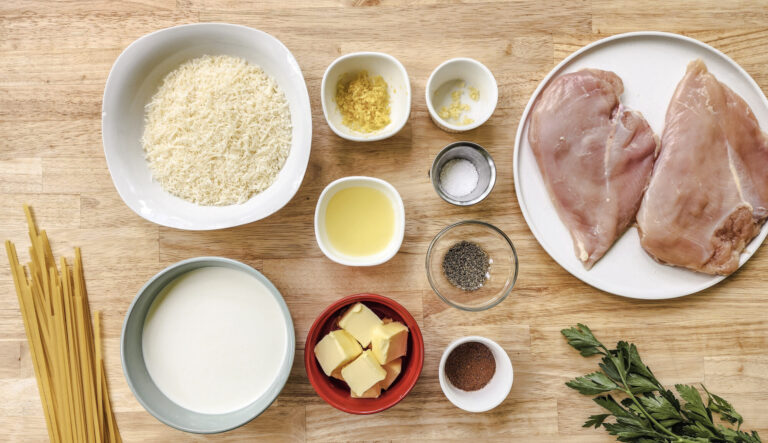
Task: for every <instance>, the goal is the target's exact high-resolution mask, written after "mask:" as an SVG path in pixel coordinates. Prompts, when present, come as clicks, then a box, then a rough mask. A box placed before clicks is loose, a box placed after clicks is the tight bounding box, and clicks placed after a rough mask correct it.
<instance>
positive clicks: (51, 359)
mask: <svg viewBox="0 0 768 443" xmlns="http://www.w3.org/2000/svg"><path fill="white" fill-rule="evenodd" d="M24 211H25V213H26V216H27V224H28V226H29V239H30V241H31V242H32V246H31V247H30V249H29V257H30V261H29V263H27V266H26V268H25V267H24V266H22V265H21V264H20V263H19V259H18V256H17V254H16V247H15V246H14V245H13V243H11V242H10V241H6V242H5V249H6V251H7V253H8V261H9V263H10V265H11V274H12V275H13V282H14V285H15V286H16V294H17V295H18V297H19V308H20V310H21V315H22V317H23V319H24V327H25V330H26V334H27V340H28V341H29V349H30V353H31V355H32V363H33V366H34V369H35V376H36V378H37V387H38V390H39V391H40V399H41V401H42V403H43V412H44V414H45V419H46V422H47V423H48V436H49V438H50V440H51V441H52V442H84V441H91V442H110V443H111V442H120V441H122V440H121V438H120V433H119V431H118V429H117V422H116V421H115V416H114V413H113V412H112V405H111V404H110V401H109V394H108V390H107V379H106V376H105V371H104V360H103V358H102V350H101V320H100V318H99V312H96V313H95V316H94V318H95V328H94V327H93V325H92V324H91V313H90V308H89V306H88V295H87V293H86V290H85V277H84V275H83V262H82V258H81V256H80V249H79V248H75V259H74V262H73V263H72V264H71V265H70V264H68V263H67V261H66V260H65V259H64V258H63V257H61V259H60V261H59V265H58V266H57V264H56V261H55V259H54V257H53V252H52V251H51V245H50V244H49V242H48V235H47V234H46V233H45V231H39V232H38V230H37V226H36V225H35V222H34V220H33V219H32V213H31V211H30V209H29V207H28V206H26V205H25V206H24Z"/></svg>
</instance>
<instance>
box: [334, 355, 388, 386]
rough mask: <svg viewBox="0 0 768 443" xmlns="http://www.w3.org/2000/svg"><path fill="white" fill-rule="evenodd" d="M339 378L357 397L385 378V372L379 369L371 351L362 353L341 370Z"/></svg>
mask: <svg viewBox="0 0 768 443" xmlns="http://www.w3.org/2000/svg"><path fill="white" fill-rule="evenodd" d="M341 376H342V377H344V381H346V382H347V384H348V385H349V388H350V389H351V390H352V392H354V393H355V395H357V396H358V397H362V396H363V395H365V392H366V391H367V390H369V389H371V388H372V387H374V385H377V384H378V383H379V382H380V381H382V380H384V379H385V378H386V377H387V371H385V370H384V368H382V367H381V365H380V364H379V362H378V361H376V357H374V356H373V354H372V353H371V351H369V350H368V351H363V353H362V354H360V356H359V357H357V358H356V359H355V360H354V361H353V362H352V363H350V364H348V365H346V366H344V367H343V368H342V369H341Z"/></svg>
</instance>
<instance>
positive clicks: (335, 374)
mask: <svg viewBox="0 0 768 443" xmlns="http://www.w3.org/2000/svg"><path fill="white" fill-rule="evenodd" d="M331 377H333V378H335V379H336V380H341V381H344V377H342V376H341V368H336V369H335V370H334V371H333V372H331Z"/></svg>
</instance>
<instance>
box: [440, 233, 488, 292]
mask: <svg viewBox="0 0 768 443" xmlns="http://www.w3.org/2000/svg"><path fill="white" fill-rule="evenodd" d="M490 266H491V264H490V260H489V259H488V254H487V253H486V252H485V251H484V250H483V248H481V247H480V246H478V245H477V244H475V243H472V242H468V241H466V240H463V241H460V242H458V243H456V244H455V245H453V246H451V247H450V249H448V252H446V253H445V257H443V273H444V274H445V277H446V278H447V279H448V281H449V282H451V284H453V285H454V286H456V287H457V288H459V289H463V290H465V291H474V290H477V289H480V288H481V287H482V286H483V283H485V280H486V278H487V274H488V269H489V268H490Z"/></svg>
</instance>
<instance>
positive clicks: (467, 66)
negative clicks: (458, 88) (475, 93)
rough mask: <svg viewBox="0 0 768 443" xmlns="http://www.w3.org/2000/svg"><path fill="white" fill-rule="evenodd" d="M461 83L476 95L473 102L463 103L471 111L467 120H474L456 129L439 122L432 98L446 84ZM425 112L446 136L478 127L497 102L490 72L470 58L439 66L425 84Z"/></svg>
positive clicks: (446, 62)
mask: <svg viewBox="0 0 768 443" xmlns="http://www.w3.org/2000/svg"><path fill="white" fill-rule="evenodd" d="M456 80H461V81H464V83H465V84H466V86H467V87H469V86H474V87H475V88H477V89H478V90H479V91H480V98H479V100H478V101H477V102H475V101H470V102H467V104H468V105H470V107H471V110H470V111H469V116H470V117H471V118H472V119H473V120H474V121H473V122H472V123H470V124H468V125H457V124H455V123H451V122H448V121H445V120H443V119H442V118H441V117H440V115H438V113H437V109H435V107H436V106H437V105H436V104H435V101H436V100H437V97H436V94H437V93H438V91H440V87H441V86H443V85H445V84H446V83H448V82H451V81H456ZM426 100H427V109H429V116H430V117H432V121H433V122H434V123H435V125H437V127H438V128H440V129H442V130H443V131H446V132H464V131H469V130H472V129H475V128H477V127H478V126H480V125H482V124H483V123H485V122H486V121H488V119H489V118H491V115H492V114H493V111H494V110H496V104H497V103H498V101H499V86H498V84H496V78H495V77H494V76H493V73H491V70H490V69H488V68H486V67H485V65H483V64H482V63H480V62H479V61H477V60H474V59H471V58H452V59H450V60H446V61H445V62H443V63H441V64H440V65H439V66H438V67H437V68H435V70H434V71H432V74H430V76H429V79H428V80H427V87H426Z"/></svg>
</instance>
